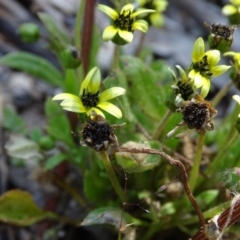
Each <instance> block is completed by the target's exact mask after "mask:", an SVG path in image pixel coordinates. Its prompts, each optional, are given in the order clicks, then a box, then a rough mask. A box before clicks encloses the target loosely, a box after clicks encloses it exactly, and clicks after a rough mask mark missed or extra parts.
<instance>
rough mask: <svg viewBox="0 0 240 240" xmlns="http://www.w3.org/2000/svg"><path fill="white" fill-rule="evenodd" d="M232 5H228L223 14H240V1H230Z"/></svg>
mask: <svg viewBox="0 0 240 240" xmlns="http://www.w3.org/2000/svg"><path fill="white" fill-rule="evenodd" d="M229 2H230V3H232V4H227V5H225V6H224V7H223V9H222V13H223V14H224V15H226V16H229V15H233V14H236V13H240V0H229Z"/></svg>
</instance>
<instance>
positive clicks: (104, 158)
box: [100, 151, 125, 202]
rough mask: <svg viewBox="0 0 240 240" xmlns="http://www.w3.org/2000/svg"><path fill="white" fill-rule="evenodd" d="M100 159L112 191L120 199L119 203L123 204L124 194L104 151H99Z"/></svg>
mask: <svg viewBox="0 0 240 240" xmlns="http://www.w3.org/2000/svg"><path fill="white" fill-rule="evenodd" d="M100 153H101V157H102V161H103V165H104V167H105V169H106V172H107V174H108V177H109V179H110V182H111V184H112V186H113V188H114V190H115V191H116V193H117V195H118V196H119V197H120V199H121V201H123V202H124V199H125V194H124V191H123V189H122V187H121V185H120V183H119V181H118V179H117V176H116V174H115V172H114V169H113V167H112V164H111V162H110V160H109V157H108V155H107V153H106V152H105V151H101V152H100Z"/></svg>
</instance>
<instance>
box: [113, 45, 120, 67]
mask: <svg viewBox="0 0 240 240" xmlns="http://www.w3.org/2000/svg"><path fill="white" fill-rule="evenodd" d="M118 68H119V46H118V45H116V46H115V48H114V55H113V69H118Z"/></svg>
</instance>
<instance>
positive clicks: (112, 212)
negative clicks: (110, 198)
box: [81, 207, 141, 230]
mask: <svg viewBox="0 0 240 240" xmlns="http://www.w3.org/2000/svg"><path fill="white" fill-rule="evenodd" d="M129 223H133V224H134V225H141V221H140V220H138V219H136V218H133V217H132V216H130V215H129V214H126V213H124V214H123V215H122V209H118V208H114V207H102V208H96V209H94V210H93V211H91V212H90V213H88V215H87V216H86V217H85V218H84V219H83V221H82V223H81V226H89V225H94V224H110V225H112V226H114V227H115V228H116V229H117V230H118V229H119V226H123V225H126V224H129Z"/></svg>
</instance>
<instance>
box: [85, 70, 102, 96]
mask: <svg viewBox="0 0 240 240" xmlns="http://www.w3.org/2000/svg"><path fill="white" fill-rule="evenodd" d="M93 69H94V72H93V75H92V76H91V80H90V82H89V84H88V92H90V93H93V94H95V93H97V92H98V91H99V88H100V84H101V73H100V70H99V68H96V67H94V68H93Z"/></svg>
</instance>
